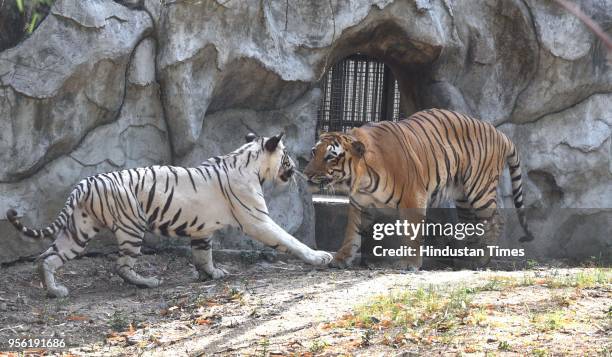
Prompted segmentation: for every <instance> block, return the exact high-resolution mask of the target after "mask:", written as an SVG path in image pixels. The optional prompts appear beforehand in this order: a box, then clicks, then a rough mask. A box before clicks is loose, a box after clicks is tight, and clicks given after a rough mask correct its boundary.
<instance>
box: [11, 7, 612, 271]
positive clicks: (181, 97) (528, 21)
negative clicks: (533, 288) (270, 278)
mask: <svg viewBox="0 0 612 357" xmlns="http://www.w3.org/2000/svg"><path fill="white" fill-rule="evenodd" d="M144 4H145V6H144V9H143V8H141V7H138V6H135V7H132V8H131V9H130V8H128V7H125V6H122V5H120V4H118V3H116V2H113V1H110V0H95V1H76V0H58V1H56V3H55V5H54V6H53V8H52V9H51V12H50V14H49V16H48V17H47V18H46V19H45V20H44V21H43V23H42V24H41V26H40V27H39V28H38V29H37V30H36V31H35V32H34V33H33V34H32V35H31V36H30V37H29V38H27V39H26V40H24V41H22V42H21V43H19V44H18V45H17V46H15V47H13V48H10V49H7V50H5V51H3V52H0V162H1V163H2V164H1V165H0V211H1V212H4V211H5V210H6V209H7V208H16V209H18V211H19V212H21V213H23V214H25V215H27V217H28V219H29V221H28V222H30V223H32V224H33V225H35V226H42V225H44V224H46V223H49V222H50V221H51V220H52V219H53V218H54V216H55V214H57V212H58V210H59V209H60V208H61V206H62V204H63V202H64V200H65V196H66V194H67V193H68V192H69V190H70V187H71V186H72V185H73V184H74V183H76V182H77V181H78V180H79V179H80V178H81V177H83V176H87V175H91V174H94V173H98V172H102V171H110V170H116V169H119V168H123V167H135V166H144V165H150V164H153V163H173V164H181V165H192V164H196V163H199V162H201V161H202V160H203V159H205V158H208V157H209V156H211V155H217V154H221V153H225V152H227V151H229V150H232V149H234V148H235V147H236V146H237V145H239V144H240V143H242V140H243V137H244V135H245V134H246V132H248V131H256V132H257V133H258V134H261V135H270V134H274V133H275V132H277V131H279V130H284V131H285V132H286V133H287V139H286V143H287V145H288V146H289V148H290V150H291V151H292V152H293V154H294V155H295V157H296V158H297V159H298V160H299V161H300V162H304V161H305V160H307V158H308V155H309V150H310V147H311V146H312V144H313V142H314V127H315V120H316V110H317V105H318V101H319V91H318V90H317V89H316V86H317V81H318V80H319V79H320V78H321V76H322V75H323V74H324V72H325V70H326V69H327V68H329V67H330V66H331V65H332V64H333V63H334V62H336V61H338V60H340V59H341V58H343V57H345V56H347V55H350V54H353V53H363V54H366V55H370V56H374V57H378V58H379V59H381V60H383V61H384V62H385V63H386V64H387V65H389V67H390V68H391V70H392V71H393V72H394V75H395V76H396V78H397V79H398V82H399V85H400V89H401V91H402V100H403V101H404V106H405V107H406V108H408V111H415V110H417V109H422V108H426V107H431V106H439V107H446V108H450V109H456V110H460V111H463V112H466V113H468V114H471V115H474V116H476V117H479V118H482V119H483V120H486V121H489V122H492V123H494V124H496V125H499V126H500V127H501V128H502V129H503V130H504V131H505V132H507V133H508V134H509V135H510V136H511V137H512V138H513V140H515V141H516V143H517V145H518V146H519V149H520V151H521V153H522V154H523V157H524V171H525V177H526V180H525V181H526V188H525V191H526V200H527V203H528V204H529V205H531V206H534V207H557V208H567V207H578V208H595V209H598V210H601V212H603V213H602V214H600V213H593V212H591V213H592V214H591V213H589V214H588V215H587V214H583V213H579V212H577V211H567V210H566V211H565V212H566V213H565V215H564V214H560V215H559V217H561V218H559V220H560V222H558V224H557V226H556V227H552V225H551V224H545V223H542V224H541V227H539V228H538V230H539V231H538V233H539V236H540V237H541V240H542V241H541V243H537V244H536V243H533V245H532V246H531V247H532V248H533V249H534V251H535V252H536V253H537V254H540V253H541V255H542V256H552V255H555V254H556V255H563V254H566V255H572V256H577V257H578V256H579V257H582V256H584V255H586V254H590V252H588V251H586V250H585V249H580V248H581V247H582V248H584V247H591V248H592V247H597V248H594V249H600V250H602V249H603V251H604V252H606V249H608V250H607V252H610V234H609V228H610V225H609V224H608V225H605V224H601V223H599V224H596V222H601V221H605V219H603V218H602V217H606V216H605V214H607V213H606V212H609V210H607V211H606V209H609V208H610V207H612V202H611V200H612V192H611V191H610V182H611V181H610V178H611V177H610V175H611V173H612V162H611V159H610V156H611V155H612V139H611V138H610V136H611V129H610V128H611V126H610V125H612V123H611V121H612V119H611V118H612V114H611V112H610V111H611V110H610V106H611V105H610V99H611V98H610V93H611V92H612V71H611V70H610V65H611V64H610V63H609V62H607V60H606V58H607V57H606V52H605V48H604V46H603V45H602V44H601V41H599V40H598V39H597V38H596V37H595V36H593V35H592V34H591V33H590V32H589V31H588V30H587V29H586V28H585V27H584V25H582V24H581V23H580V22H579V21H577V20H576V19H575V18H574V17H573V16H571V15H569V14H567V13H566V12H564V11H562V10H560V9H559V8H557V6H556V5H555V4H554V2H542V1H537V0H526V1H520V0H477V1H446V0H439V1H435V0H431V1H420V0H419V1H416V0H410V1H392V0H378V1H377V0H354V1H348V0H331V1H328V0H317V1H306V0H299V1H289V2H286V1H263V2H257V1H239V0H230V1H188V0H187V1H158V0H146V1H144ZM580 5H581V6H582V7H583V9H584V10H585V11H586V12H587V13H588V14H590V15H591V16H593V18H594V19H595V20H596V21H598V22H600V23H601V24H602V27H603V28H610V26H611V25H612V15H611V14H612V5H611V3H610V2H609V1H606V0H585V1H582V2H580ZM505 185H506V186H505V187H504V190H505V191H504V192H506V193H507V192H508V188H507V184H505ZM267 194H268V197H269V203H270V207H271V211H272V214H273V215H274V217H275V218H276V219H277V220H278V221H279V223H280V224H281V225H283V226H284V227H285V228H286V229H288V230H289V231H290V232H292V233H295V234H296V235H297V236H298V237H299V238H301V239H303V240H304V241H305V242H307V243H308V244H311V245H312V244H314V241H315V240H314V224H313V220H314V213H313V208H312V205H311V204H310V196H309V194H307V193H306V192H305V190H304V189H303V183H300V182H299V181H298V182H297V184H296V185H294V186H291V187H289V188H288V189H287V191H286V192H283V193H278V192H276V193H275V192H272V191H270V192H268V193H267ZM587 216H588V217H592V219H593V221H592V222H595V223H593V224H590V225H587V226H588V230H583V231H581V232H582V233H580V234H578V233H576V232H578V231H577V229H578V228H576V229H568V228H567V226H566V225H569V224H573V226H578V225H577V224H574V223H576V222H585V220H584V217H587ZM536 218H537V217H534V218H532V219H534V224H536V225H537V222H536V221H537V219H536ZM572 222H573V223H572ZM586 222H588V220H587V221H586ZM581 224H582V223H581ZM564 225H565V226H564ZM559 227H564V228H563V229H562V230H560V228H559ZM585 227H586V226H585ZM597 227H600V228H597ZM572 232H573V233H572ZM585 232H586V233H585ZM0 234H1V235H2V236H3V239H4V240H5V244H4V245H3V248H4V249H2V250H0V262H7V261H12V260H15V259H18V258H19V257H22V256H27V255H31V254H36V253H38V252H39V251H40V250H41V249H42V247H44V246H46V244H42V243H40V244H30V243H27V244H26V243H22V242H21V241H19V240H18V238H17V235H16V233H15V232H14V230H13V229H12V228H11V227H9V225H8V223H7V222H6V221H5V220H4V219H0ZM509 234H513V228H512V227H511V228H510V229H509ZM577 237H580V238H577ZM219 238H220V239H219V242H220V243H217V244H220V245H221V246H225V247H232V248H235V247H238V248H240V247H242V248H244V247H249V246H250V245H251V244H252V243H245V242H250V241H247V240H243V239H242V238H241V237H239V235H238V234H237V233H236V232H225V233H224V234H221V235H220V236H219ZM148 241H149V242H151V244H152V245H154V246H157V247H159V246H162V245H163V244H172V242H170V243H168V242H169V241H168V240H163V239H160V238H159V237H148ZM109 244H110V243H109ZM92 249H112V246H111V245H107V246H103V247H101V248H96V247H94V248H92ZM589 249H590V248H589ZM553 252H554V254H553Z"/></svg>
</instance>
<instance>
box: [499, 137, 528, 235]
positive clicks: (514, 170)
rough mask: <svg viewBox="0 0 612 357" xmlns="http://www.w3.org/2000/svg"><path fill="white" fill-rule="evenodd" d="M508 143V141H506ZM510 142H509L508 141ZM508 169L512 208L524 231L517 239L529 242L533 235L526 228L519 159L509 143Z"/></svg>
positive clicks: (514, 148) (513, 147) (512, 145)
mask: <svg viewBox="0 0 612 357" xmlns="http://www.w3.org/2000/svg"><path fill="white" fill-rule="evenodd" d="M508 141H509V140H508ZM509 142H510V141H509ZM506 161H507V162H508V168H509V169H510V178H511V179H512V199H513V200H514V207H516V208H517V213H518V219H519V223H520V224H521V227H523V230H524V231H525V236H524V237H521V238H520V239H519V241H520V242H529V241H532V240H533V234H532V233H531V231H530V230H529V227H528V226H527V217H526V214H525V207H523V180H522V177H521V159H520V158H519V154H518V151H517V150H516V147H515V146H514V144H512V142H510V154H509V155H508V156H507V157H506Z"/></svg>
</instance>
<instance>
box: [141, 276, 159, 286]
mask: <svg viewBox="0 0 612 357" xmlns="http://www.w3.org/2000/svg"><path fill="white" fill-rule="evenodd" d="M161 283H162V281H161V279H158V278H142V282H141V285H142V286H143V287H145V288H156V287H158V286H160V285H161Z"/></svg>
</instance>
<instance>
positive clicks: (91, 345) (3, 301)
mask: <svg viewBox="0 0 612 357" xmlns="http://www.w3.org/2000/svg"><path fill="white" fill-rule="evenodd" d="M113 264H114V257H113V256H98V257H84V258H82V259H78V260H75V261H72V262H70V263H69V264H68V265H66V266H65V267H64V268H63V269H62V270H61V271H60V272H59V273H58V280H59V281H60V282H62V284H65V285H66V286H67V287H68V288H69V289H70V296H69V297H67V298H64V299H49V298H47V297H45V294H44V290H43V289H42V287H41V285H40V281H39V279H38V276H37V274H36V273H35V266H34V263H30V262H21V263H17V264H14V265H10V266H5V267H2V268H0V351H9V350H14V349H11V348H9V345H8V343H9V339H14V338H42V337H44V338H60V339H64V341H65V342H66V344H67V346H66V347H65V348H61V349H51V350H47V349H34V351H35V352H38V353H47V354H52V353H64V354H68V353H70V354H73V355H155V356H200V355H259V356H264V355H303V356H310V355H363V356H370V355H412V354H415V355H421V354H422V355H429V354H432V353H435V354H448V355H487V354H491V355H524V354H533V355H540V356H544V355H587V354H588V355H598V354H599V355H604V356H609V355H610V353H611V352H610V351H612V286H611V284H610V269H603V270H602V269H599V270H598V272H599V273H600V274H601V273H603V274H604V282H603V283H601V279H600V280H599V282H598V283H597V282H596V283H593V284H590V283H589V284H581V283H579V284H573V283H567V284H556V285H555V284H553V283H551V282H552V281H553V280H548V283H543V282H542V280H539V279H540V278H543V277H544V278H547V277H548V278H549V277H551V276H553V277H555V279H562V278H563V277H570V278H571V277H574V276H575V275H576V274H590V273H591V272H592V271H593V269H592V268H591V269H589V268H571V269H567V268H548V269H545V268H535V269H530V270H525V271H510V272H504V271H480V272H474V271H422V272H419V273H402V272H399V271H392V270H368V269H365V268H354V269H350V270H331V269H321V268H314V267H311V266H306V265H304V264H302V263H300V262H297V261H293V260H290V261H277V262H267V261H261V260H260V261H256V262H246V261H245V262H242V263H239V264H231V265H230V264H222V266H223V267H225V268H226V269H227V270H229V271H230V273H231V276H229V277H227V278H225V279H223V280H220V281H204V282H199V281H197V280H196V273H195V269H194V267H193V266H192V265H191V264H190V263H189V260H188V259H187V258H185V257H183V256H180V255H175V254H171V253H162V254H157V255H146V256H143V257H142V258H141V259H140V262H139V265H138V270H139V271H140V272H141V273H142V274H143V275H157V276H160V277H162V278H163V284H162V285H161V286H160V287H159V288H155V289H139V288H135V287H132V286H131V285H127V284H125V283H123V281H122V280H121V279H120V278H119V277H118V276H116V275H115V274H114V273H113ZM583 280H584V279H583ZM511 281H512V282H522V283H517V284H514V283H512V284H508V282H511ZM555 281H556V280H555ZM564 281H570V280H569V278H568V279H566V280H564ZM500 282H501V283H500ZM483 284H485V285H483ZM456 286H461V287H462V288H465V287H480V288H479V289H471V288H470V289H471V290H469V291H470V294H471V295H470V296H471V297H470V300H469V302H468V303H467V305H465V306H462V308H464V309H465V310H466V311H469V313H466V314H462V315H461V316H460V317H458V318H457V320H456V322H457V323H456V324H454V325H453V326H454V327H453V328H452V329H450V328H449V327H445V328H444V329H441V328H440V327H436V328H435V329H427V330H425V329H422V328H420V327H419V329H417V328H416V327H414V326H412V327H411V326H404V327H402V328H400V329H399V330H398V327H397V326H395V327H388V328H387V327H386V326H384V324H380V323H379V324H377V325H375V326H374V327H372V326H369V327H364V326H360V325H359V323H357V324H348V325H347V324H339V323H337V322H338V321H343V319H345V320H346V319H347V316H352V315H351V314H352V313H354V311H355V309H356V308H357V307H358V306H360V305H363V304H367V302H368V301H369V300H370V299H372V298H376V297H377V296H381V294H383V295H384V294H389V293H393V292H397V291H414V290H415V289H417V288H427V289H432V288H437V287H440V288H443V289H448V288H453V287H456ZM466 301H467V300H466ZM461 304H464V303H463V302H462V303H461ZM432 311H433V310H432ZM429 312H430V313H431V311H429ZM442 313H445V314H446V313H448V311H446V312H445V311H442ZM427 316H433V315H427ZM431 318H432V319H436V317H435V316H433V317H431ZM370 320H371V321H376V322H378V321H379V318H375V317H372V318H371V319H370ZM424 323H426V321H425V322H424ZM424 331H427V334H425V332H424ZM415 334H421V335H419V336H416V335H415ZM400 335H401V336H403V337H402V338H400V339H398V336H400ZM409 335H410V336H409ZM411 336H412V337H411ZM390 341H391V343H390ZM393 341H395V342H393ZM0 355H2V353H0Z"/></svg>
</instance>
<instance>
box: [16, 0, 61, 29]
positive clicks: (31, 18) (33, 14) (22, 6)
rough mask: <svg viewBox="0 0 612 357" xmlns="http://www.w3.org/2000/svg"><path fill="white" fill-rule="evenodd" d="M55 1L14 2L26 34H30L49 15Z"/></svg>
mask: <svg viewBox="0 0 612 357" xmlns="http://www.w3.org/2000/svg"><path fill="white" fill-rule="evenodd" d="M54 1H55V0H15V4H16V5H17V9H18V10H19V13H20V14H21V15H22V16H23V17H24V22H25V23H26V29H25V30H26V32H27V33H32V32H34V30H35V29H36V27H38V25H39V24H40V22H41V21H42V20H43V19H44V17H45V16H46V15H47V13H49V9H50V8H51V5H53V2H54Z"/></svg>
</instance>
